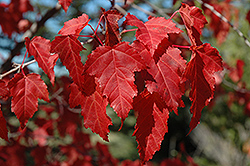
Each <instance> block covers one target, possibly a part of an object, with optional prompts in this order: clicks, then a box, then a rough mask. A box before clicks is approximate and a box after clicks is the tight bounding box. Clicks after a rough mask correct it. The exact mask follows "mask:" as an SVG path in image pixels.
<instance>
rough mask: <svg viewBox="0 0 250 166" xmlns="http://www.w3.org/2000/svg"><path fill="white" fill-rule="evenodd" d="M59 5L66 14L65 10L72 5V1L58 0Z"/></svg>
mask: <svg viewBox="0 0 250 166" xmlns="http://www.w3.org/2000/svg"><path fill="white" fill-rule="evenodd" d="M58 2H59V4H60V5H62V8H63V10H64V11H65V13H67V10H68V8H69V6H70V4H71V3H72V0H58Z"/></svg>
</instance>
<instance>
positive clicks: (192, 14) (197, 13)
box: [179, 3, 207, 45]
mask: <svg viewBox="0 0 250 166" xmlns="http://www.w3.org/2000/svg"><path fill="white" fill-rule="evenodd" d="M179 12H180V15H181V17H182V20H183V22H184V24H185V26H186V29H187V32H188V36H189V38H190V41H191V43H192V45H201V44H202V42H201V40H200V36H201V29H202V28H203V27H204V25H205V24H207V20H206V18H205V16H204V15H203V14H202V10H201V9H199V8H198V7H195V6H192V7H189V6H188V5H187V4H184V3H183V4H182V6H181V8H180V9H179Z"/></svg>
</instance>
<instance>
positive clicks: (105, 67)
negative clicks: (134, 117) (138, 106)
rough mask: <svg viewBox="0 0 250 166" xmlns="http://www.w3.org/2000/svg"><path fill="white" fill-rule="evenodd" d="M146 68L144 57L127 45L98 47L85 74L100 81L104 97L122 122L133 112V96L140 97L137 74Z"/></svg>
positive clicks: (89, 57) (88, 61) (90, 56)
mask: <svg viewBox="0 0 250 166" xmlns="http://www.w3.org/2000/svg"><path fill="white" fill-rule="evenodd" d="M143 68H145V66H144V64H143V63H142V60H141V58H140V55H139V54H138V53H137V52H136V50H135V49H134V48H132V47H131V46H129V45H128V43H127V42H122V43H119V44H117V45H115V46H114V47H109V46H101V47H98V48H97V49H96V50H95V51H93V52H92V53H91V54H90V55H89V56H88V59H87V61H86V64H85V72H87V73H89V74H90V75H95V76H96V77H97V78H98V82H99V83H100V86H101V89H102V92H103V95H105V96H107V97H108V99H109V103H110V105H111V107H113V108H114V110H115V111H116V113H117V114H118V116H119V117H121V119H122V121H123V120H125V119H126V117H127V116H128V112H129V111H130V109H132V102H133V97H134V96H136V94H137V90H136V86H135V85H134V73H133V72H134V71H139V70H141V69H143Z"/></svg>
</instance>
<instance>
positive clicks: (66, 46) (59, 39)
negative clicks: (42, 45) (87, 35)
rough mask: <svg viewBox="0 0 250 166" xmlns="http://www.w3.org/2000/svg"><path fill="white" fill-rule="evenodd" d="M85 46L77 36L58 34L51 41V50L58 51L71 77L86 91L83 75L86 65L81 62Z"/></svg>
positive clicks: (80, 88)
mask: <svg viewBox="0 0 250 166" xmlns="http://www.w3.org/2000/svg"><path fill="white" fill-rule="evenodd" d="M83 49H84V48H83V46H82V45H81V43H80V41H79V40H78V39H77V37H75V36H72V35H71V36H56V37H55V39H54V40H53V41H52V43H51V52H54V53H58V54H59V58H60V60H61V61H62V63H63V65H64V66H65V67H66V68H67V69H68V71H69V75H70V77H72V79H73V81H74V82H75V83H76V85H77V86H78V88H79V90H80V91H82V92H84V91H85V90H86V89H85V86H84V81H85V79H84V76H83V75H82V73H83V70H84V67H83V63H82V62H81V56H80V51H82V50H83Z"/></svg>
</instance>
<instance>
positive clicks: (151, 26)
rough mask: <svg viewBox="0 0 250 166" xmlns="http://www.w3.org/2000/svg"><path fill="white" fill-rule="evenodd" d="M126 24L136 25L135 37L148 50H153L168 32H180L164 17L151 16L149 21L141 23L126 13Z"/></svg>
mask: <svg viewBox="0 0 250 166" xmlns="http://www.w3.org/2000/svg"><path fill="white" fill-rule="evenodd" d="M125 23H126V24H128V25H131V26H137V27H138V30H137V31H136V34H135V37H136V39H137V40H139V41H140V42H142V43H143V44H144V45H145V46H146V47H147V48H148V49H149V50H150V52H152V51H154V50H155V49H156V48H157V46H158V44H159V43H160V42H161V41H162V39H164V38H168V34H169V33H181V32H182V30H180V29H179V28H177V27H175V25H176V24H175V23H174V22H173V21H172V20H170V19H168V20H167V19H165V18H164V17H157V18H156V17H152V18H151V19H150V20H149V21H147V22H145V23H143V22H142V21H140V20H139V19H138V18H136V17H135V16H133V15H131V14H130V13H128V15H127V16H126V21H125Z"/></svg>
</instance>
